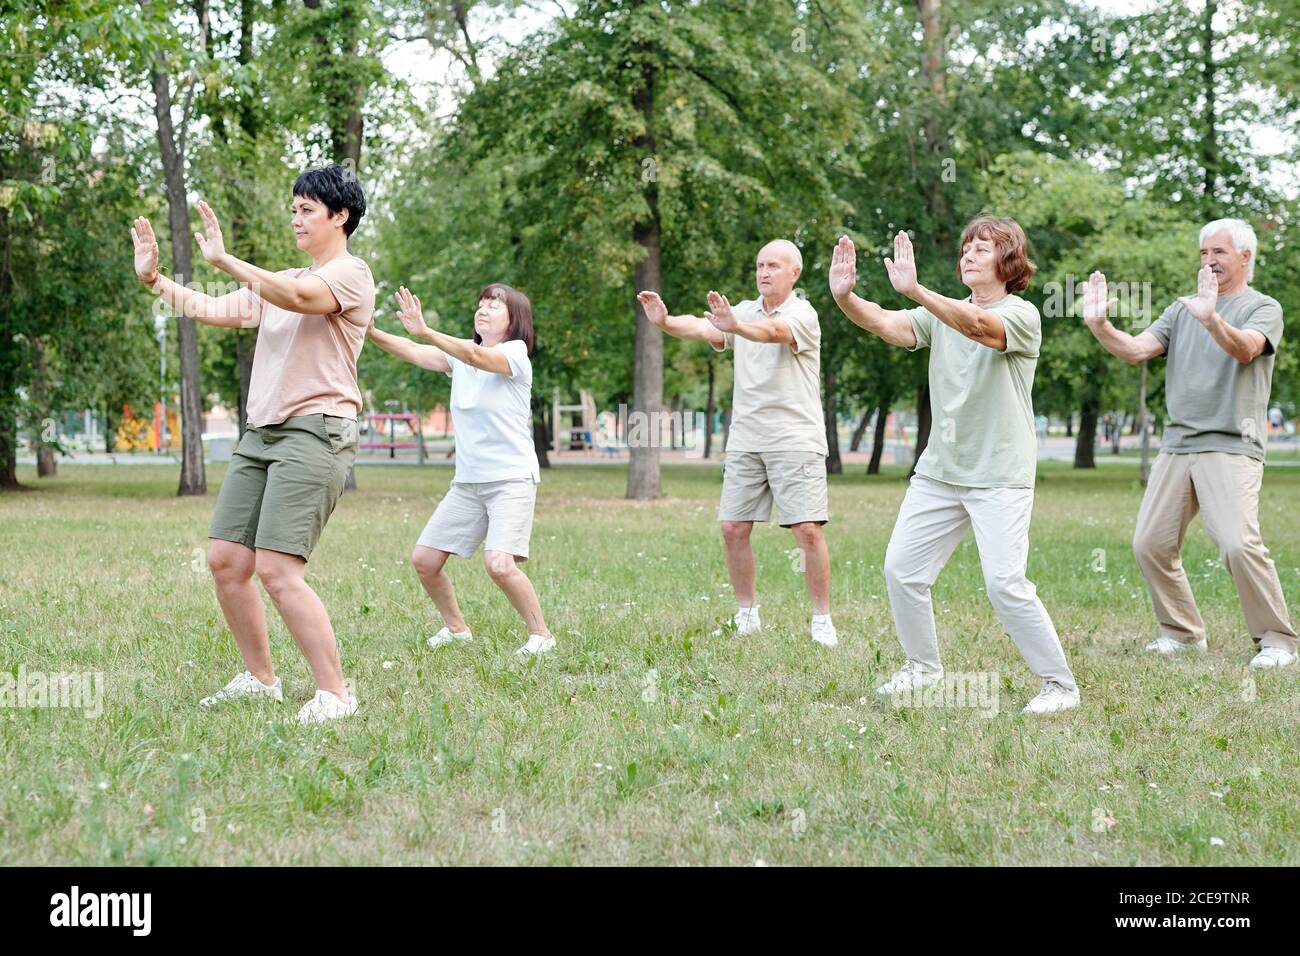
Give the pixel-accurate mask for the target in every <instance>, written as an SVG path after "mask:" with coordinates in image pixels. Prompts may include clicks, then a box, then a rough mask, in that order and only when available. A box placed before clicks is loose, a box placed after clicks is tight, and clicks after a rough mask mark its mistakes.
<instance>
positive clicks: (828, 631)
mask: <svg viewBox="0 0 1300 956" xmlns="http://www.w3.org/2000/svg"><path fill="white" fill-rule="evenodd" d="M811 630H812V639H813V640H814V641H816V642H817V643H818V644H821V645H823V646H824V647H834V646H835V645H836V644H838V643H839V642H840V639H839V636H838V635H837V634H836V633H835V625H834V624H832V623H831V616H830V615H829V614H814V615H813V619H812V628H811Z"/></svg>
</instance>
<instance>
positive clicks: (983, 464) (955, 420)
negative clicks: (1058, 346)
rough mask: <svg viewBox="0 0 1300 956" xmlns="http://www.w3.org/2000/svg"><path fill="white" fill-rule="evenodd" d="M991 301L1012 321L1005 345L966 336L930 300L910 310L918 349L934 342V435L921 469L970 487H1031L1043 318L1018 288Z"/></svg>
mask: <svg viewBox="0 0 1300 956" xmlns="http://www.w3.org/2000/svg"><path fill="white" fill-rule="evenodd" d="M967 301H970V299H969V297H967ZM984 308H985V309H986V310H988V311H989V312H996V313H997V314H998V315H999V316H1001V318H1002V323H1003V325H1004V326H1005V327H1006V332H1007V347H1006V349H1005V350H1004V351H1002V352H999V351H997V350H996V349H992V348H989V347H988V346H987V345H980V344H979V343H978V342H975V341H973V340H971V339H968V338H966V336H964V335H962V334H961V333H960V332H958V331H957V330H956V329H954V328H952V327H951V326H947V325H944V324H943V323H942V322H940V321H939V320H938V319H937V318H935V317H934V315H933V314H932V313H931V312H930V311H929V310H928V309H926V308H924V307H921V308H916V309H908V310H907V317H908V318H909V319H911V320H912V331H913V332H915V333H916V348H918V349H920V348H926V347H927V346H928V347H929V349H930V411H931V425H930V442H929V444H927V445H926V446H925V451H924V452H923V453H922V454H921V460H920V461H919V462H917V464H916V473H917V474H918V475H925V476H926V477H927V478H933V479H934V480H935V481H945V482H947V483H948V484H951V485H964V486H966V487H970V488H1032V487H1034V474H1035V470H1036V468H1037V465H1038V444H1037V441H1036V439H1035V437H1034V404H1033V398H1032V395H1033V390H1034V369H1035V368H1036V367H1037V365H1038V347H1039V344H1040V343H1041V342H1042V338H1043V326H1042V320H1041V319H1040V318H1039V316H1038V309H1037V308H1036V307H1035V306H1034V304H1033V303H1032V302H1026V301H1025V300H1024V299H1022V298H1020V296H1018V295H1008V296H1007V297H1006V298H1005V299H1002V300H1000V301H998V302H994V303H992V304H991V305H986V306H984Z"/></svg>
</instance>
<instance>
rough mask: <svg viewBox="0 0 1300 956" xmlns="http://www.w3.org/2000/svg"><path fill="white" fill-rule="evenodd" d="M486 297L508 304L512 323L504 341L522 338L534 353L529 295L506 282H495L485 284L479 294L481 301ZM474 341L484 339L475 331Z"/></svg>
mask: <svg viewBox="0 0 1300 956" xmlns="http://www.w3.org/2000/svg"><path fill="white" fill-rule="evenodd" d="M484 299H500V300H501V301H502V302H504V303H505V304H506V314H507V315H509V316H510V324H509V325H507V326H506V337H505V338H504V339H503V340H502V341H505V342H509V341H510V340H511V339H521V340H522V341H523V343H524V345H526V346H528V354H529V355H532V354H533V304H532V303H531V302H529V301H528V296H526V295H524V294H523V293H522V292H520V291H519V290H518V289H515V288H512V287H511V286H508V285H505V284H504V283H501V282H493V283H492V284H491V285H487V286H484V287H483V291H482V292H480V293H479V294H478V301H479V302H482V301H483V300H484ZM476 305H477V303H476ZM474 343H475V344H476V345H482V344H483V339H482V337H480V336H479V334H478V333H477V332H475V333H474Z"/></svg>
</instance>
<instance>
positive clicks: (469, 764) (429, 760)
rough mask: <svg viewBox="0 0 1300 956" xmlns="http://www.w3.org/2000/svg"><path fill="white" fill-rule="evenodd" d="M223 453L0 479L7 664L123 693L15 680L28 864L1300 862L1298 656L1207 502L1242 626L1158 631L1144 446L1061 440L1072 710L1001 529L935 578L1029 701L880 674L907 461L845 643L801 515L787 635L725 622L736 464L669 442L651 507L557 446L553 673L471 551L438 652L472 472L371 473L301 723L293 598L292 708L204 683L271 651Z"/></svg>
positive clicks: (763, 532) (1212, 617)
mask: <svg viewBox="0 0 1300 956" xmlns="http://www.w3.org/2000/svg"><path fill="white" fill-rule="evenodd" d="M223 475H224V468H222V467H217V466H212V467H209V469H208V483H209V488H210V489H211V490H210V493H209V495H208V497H207V498H206V499H200V500H181V499H177V498H176V497H175V496H174V494H173V492H174V490H175V484H176V473H175V470H174V469H173V468H170V467H166V466H143V465H142V466H131V467H117V468H113V467H92V466H82V467H76V466H67V465H63V466H61V469H60V476H59V477H58V478H57V479H53V480H50V481H42V482H40V483H39V488H40V490H39V491H36V492H31V493H26V494H5V495H3V496H0V667H2V668H3V669H5V670H8V671H11V672H15V673H16V672H17V671H18V669H19V667H20V666H21V667H23V668H25V669H26V671H27V672H37V671H39V672H46V673H53V672H68V671H101V672H102V673H103V675H104V686H105V691H104V698H103V712H102V714H101V715H100V716H98V717H97V718H91V717H88V716H86V715H85V714H84V713H83V712H82V711H78V710H73V709H67V708H53V707H42V708H18V707H8V708H4V709H0V833H2V834H3V838H2V839H0V864H16V863H39V864H101V863H103V864H111V863H130V864H141V863H145V864H151V863H152V864H189V863H195V864H198V863H202V864H243V863H258V864H318V863H319V864H333V863H368V864H395V863H555V864H563V863H610V864H619V863H641V864H691V863H713V864H751V863H753V862H755V861H756V860H763V861H766V862H768V863H771V864H786V863H798V864H812V863H881V864H985V863H992V864H1033V863H1058V864H1093V863H1106V864H1200V863H1222V864H1230V865H1231V864H1291V865H1295V864H1297V863H1300V805H1297V802H1296V800H1295V794H1296V793H1297V791H1300V762H1298V761H1297V760H1296V727H1297V704H1300V691H1297V678H1298V676H1300V669H1297V668H1294V667H1293V668H1290V669H1288V670H1286V671H1283V672H1280V673H1254V672H1251V671H1249V670H1248V669H1247V668H1246V667H1245V664H1246V662H1247V661H1248V660H1249V657H1250V655H1251V643H1250V640H1249V637H1248V636H1247V634H1246V631H1245V625H1244V622H1243V620H1242V617H1241V612H1240V609H1239V607H1238V604H1237V598H1236V592H1235V590H1234V589H1233V586H1232V582H1231V580H1230V579H1229V578H1228V576H1227V574H1226V573H1225V572H1224V571H1223V569H1222V567H1221V566H1220V565H1219V562H1218V559H1217V554H1216V552H1215V551H1214V549H1213V548H1212V547H1211V545H1210V544H1209V542H1208V540H1207V539H1206V537H1205V535H1204V532H1203V530H1202V528H1201V523H1200V521H1199V519H1198V520H1197V521H1196V522H1195V524H1194V525H1193V527H1192V530H1191V532H1190V533H1189V539H1188V547H1187V550H1186V552H1185V560H1186V566H1187V568H1188V570H1189V574H1190V575H1191V577H1192V582H1193V587H1194V588H1195V590H1196V593H1197V597H1198V599H1199V601H1200V605H1201V609H1202V612H1203V614H1204V616H1205V618H1206V621H1207V624H1208V625H1209V630H1210V653H1209V655H1208V657H1203V658H1200V659H1195V660H1177V661H1172V662H1171V661H1164V660H1148V659H1145V658H1142V657H1140V656H1139V655H1138V654H1137V653H1136V650H1137V648H1138V647H1139V644H1140V642H1142V641H1145V640H1149V639H1150V638H1151V637H1152V636H1153V634H1154V622H1153V619H1152V616H1151V611H1150V602H1149V600H1148V598H1147V595H1146V590H1145V587H1144V586H1143V583H1142V580H1141V577H1140V575H1139V574H1138V571H1137V569H1136V566H1135V564H1134V562H1133V558H1132V554H1131V552H1130V550H1129V542H1130V538H1131V534H1132V529H1133V522H1134V517H1135V515H1136V511H1137V507H1138V502H1139V499H1140V494H1141V489H1140V488H1139V486H1138V484H1137V481H1136V465H1135V464H1134V465H1128V464H1124V465H1116V466H1114V467H1108V468H1104V469H1098V470H1097V471H1095V472H1093V473H1087V474H1079V473H1075V472H1072V471H1071V470H1070V469H1069V468H1068V467H1067V466H1065V465H1057V464H1049V465H1044V466H1040V472H1039V475H1040V478H1039V486H1038V496H1037V510H1036V513H1035V519H1034V532H1033V543H1034V544H1033V552H1032V556H1031V559H1030V577H1031V579H1032V580H1034V581H1035V582H1036V583H1037V584H1038V587H1039V592H1040V594H1041V595H1042V597H1043V600H1044V602H1045V603H1046V605H1047V607H1048V609H1049V611H1050V612H1051V613H1052V615H1053V617H1054V619H1055V621H1056V625H1057V628H1058V630H1059V631H1060V633H1061V636H1062V640H1063V641H1064V642H1065V644H1066V649H1067V653H1068V654H1069V655H1070V658H1071V661H1072V663H1073V665H1074V667H1075V670H1076V674H1077V677H1078V680H1079V684H1080V687H1081V690H1082V693H1083V704H1082V706H1081V707H1080V708H1079V709H1078V710H1076V711H1074V712H1071V713H1069V714H1066V715H1061V716H1057V717H1052V718H1045V719H1044V718H1038V719H1031V718H1025V717H1022V716H1021V715H1020V713H1019V710H1020V707H1021V706H1022V705H1023V704H1024V702H1025V701H1026V700H1027V699H1028V698H1029V697H1031V696H1032V695H1033V694H1034V693H1035V692H1036V691H1037V684H1036V681H1034V679H1033V678H1032V675H1030V673H1029V672H1028V670H1027V669H1026V668H1025V666H1024V664H1023V663H1022V662H1021V660H1020V658H1019V656H1018V654H1017V653H1016V651H1015V647H1014V645H1013V644H1012V642H1011V640H1010V638H1009V637H1007V636H1006V635H1005V634H1004V633H1003V631H1002V629H1001V627H1000V625H999V624H998V622H997V619H996V617H995V616H994V614H993V612H992V610H991V608H990V607H989V605H988V602H987V599H986V597H985V595H984V592H983V585H982V581H981V577H980V570H979V562H978V557H977V554H976V551H975V548H974V544H973V541H972V540H971V538H970V536H969V535H968V537H967V539H966V541H965V542H964V543H963V545H962V546H961V547H959V548H958V550H957V553H956V554H955V555H954V558H953V560H952V562H951V563H950V564H949V566H948V568H947V569H946V571H945V572H944V574H943V576H942V577H941V578H940V580H939V583H938V585H937V586H936V588H935V605H936V612H937V617H938V621H939V629H940V641H941V645H942V647H943V651H944V659H945V664H946V666H947V667H948V668H949V670H950V671H983V672H996V673H997V675H998V684H997V686H998V689H999V691H1000V697H999V703H1000V708H999V712H998V713H997V714H996V715H995V716H992V717H985V716H981V713H980V712H979V711H978V710H976V709H973V708H966V707H961V708H958V707H934V708H921V709H906V708H904V709H894V708H892V707H890V706H889V705H888V704H887V703H886V704H884V705H881V704H878V703H877V702H876V701H875V700H874V699H873V698H874V694H873V693H872V690H871V688H872V687H874V685H875V684H876V683H877V682H878V681H879V680H881V679H883V678H884V677H887V676H888V674H889V673H890V672H892V670H893V669H894V668H895V667H897V666H898V665H899V664H900V663H901V661H902V656H901V653H900V650H899V647H898V643H897V640H896V638H895V636H894V632H893V625H892V621H891V618H890V615H889V608H888V603H887V601H886V600H885V594H884V582H883V579H882V576H881V561H882V559H883V556H884V550H885V543H886V541H887V539H888V536H889V532H890V529H891V527H892V525H893V522H894V516H895V514H896V512H897V508H898V504H899V501H900V500H901V498H902V494H903V491H904V488H905V485H904V482H903V481H902V477H901V474H900V473H899V472H897V471H894V472H892V473H889V474H886V475H883V476H881V477H879V478H870V479H869V478H867V477H865V476H863V475H860V474H855V475H851V476H844V477H839V478H835V479H833V480H832V483H831V504H832V514H833V517H832V522H831V524H829V525H828V526H827V537H828V541H829V545H830V551H831V558H832V561H833V576H834V578H833V586H832V587H833V597H832V604H833V611H834V615H835V622H836V625H837V627H838V629H839V632H840V646H839V647H838V648H837V649H835V650H834V651H829V652H828V651H826V650H825V649H824V648H821V647H820V646H817V645H815V644H813V643H812V642H811V640H809V638H808V636H807V625H808V614H809V609H808V602H807V594H806V591H805V589H804V585H803V581H802V577H801V575H799V574H798V573H797V572H796V571H795V570H794V567H795V562H794V561H793V560H792V557H791V554H790V553H789V551H790V549H791V548H792V547H793V542H792V540H791V538H790V535H789V533H788V532H785V531H783V530H781V529H778V528H762V529H760V530H759V531H756V532H755V535H754V543H755V549H756V551H757V555H758V567H759V597H760V603H761V605H762V615H763V621H764V631H763V633H762V634H761V635H759V636H755V637H747V638H744V639H741V638H737V637H736V636H734V635H732V634H724V635H722V636H718V637H715V636H712V633H711V632H712V630H713V628H714V627H716V626H717V624H718V623H719V622H720V621H721V620H722V619H723V617H724V616H725V615H726V614H727V613H729V612H730V611H732V610H733V609H734V603H733V601H732V599H731V596H730V591H729V587H728V584H727V575H726V568H725V565H724V563H723V558H722V548H721V542H720V538H719V535H718V530H717V524H716V521H715V508H716V504H717V498H718V492H719V488H720V482H721V476H720V471H719V470H717V469H712V468H707V467H691V466H679V467H671V468H667V469H666V470H665V480H664V487H665V491H666V493H667V496H666V497H665V498H663V499H662V500H660V501H656V502H653V503H632V502H628V501H625V500H624V499H623V498H622V492H623V485H624V480H625V473H624V472H623V470H621V469H617V468H601V467H561V468H556V469H552V470H551V471H549V472H546V473H545V474H544V477H543V483H542V486H541V491H540V496H539V500H538V510H537V522H536V525H535V528H534V532H533V555H534V557H533V559H532V560H531V561H529V562H528V564H527V565H526V566H525V568H526V570H527V571H528V572H529V574H530V575H531V576H532V578H533V580H534V581H535V583H536V584H537V588H538V591H539V594H540V596H541V599H542V604H543V607H544V609H545V611H546V613H547V618H548V622H549V623H550V624H551V627H552V628H553V630H555V632H556V634H557V636H558V637H559V640H560V647H559V650H558V651H557V653H555V654H554V655H553V656H552V657H550V658H548V659H545V660H542V661H540V662H536V663H535V664H532V665H528V666H522V665H520V664H518V663H516V662H515V661H514V659H513V653H512V652H513V650H514V649H515V647H517V646H518V645H519V644H521V643H522V642H523V640H524V638H525V636H526V635H525V634H524V632H523V630H522V628H521V625H520V623H519V621H518V619H517V618H516V617H515V615H514V612H513V611H512V610H511V608H510V606H509V604H508V603H507V601H506V600H505V598H504V596H503V595H502V594H500V592H499V591H497V590H496V589H495V587H494V586H493V585H492V584H491V582H490V581H489V579H488V578H487V575H486V574H485V573H484V571H483V568H482V565H481V562H480V561H478V560H475V561H473V562H459V561H454V564H453V566H450V571H451V575H452V578H453V580H454V582H455V583H456V585H457V588H458V592H459V596H460V603H461V607H462V609H463V610H464V611H465V614H466V617H467V619H468V621H469V623H470V625H471V627H472V628H473V629H474V631H475V634H476V637H477V640H476V641H475V642H474V643H473V644H471V645H468V646H455V647H450V648H444V649H442V650H440V651H438V652H433V651H430V650H429V649H428V648H426V647H425V645H424V643H423V641H424V638H426V637H427V636H428V635H430V634H431V633H433V631H434V630H436V629H437V627H438V626H439V624H438V623H437V622H436V617H437V615H436V611H435V610H434V608H433V605H432V602H430V601H429V600H428V598H427V597H425V595H424V593H423V591H422V590H421V589H420V586H419V582H418V581H417V580H416V578H415V575H414V572H413V571H412V570H411V569H410V566H409V564H408V556H409V554H410V550H411V546H412V545H413V543H414V541H415V538H416V536H417V535H418V533H419V531H420V530H421V528H422V527H423V525H424V522H425V520H426V519H427V518H428V515H429V513H430V512H431V510H432V509H433V507H434V505H435V503H436V502H437V500H438V498H439V497H440V496H441V494H442V493H443V492H444V491H445V490H446V487H447V482H448V481H449V480H450V477H451V471H450V469H448V468H426V469H423V470H420V469H416V468H405V467H393V468H376V467H371V468H362V469H360V470H359V474H358V478H359V482H360V484H361V490H360V491H358V492H356V493H355V494H350V495H348V496H346V497H345V498H344V499H343V500H342V502H341V503H340V505H339V507H338V510H337V511H336V512H335V514H334V517H333V518H332V520H331V522H330V524H329V526H328V528H327V529H326V531H325V534H324V537H323V539H322V541H321V544H320V546H319V548H318V551H317V554H316V557H315V558H314V559H313V561H312V563H311V569H310V572H309V580H310V581H311V582H312V584H313V585H314V587H315V588H316V589H317V591H318V592H319V593H320V594H321V596H322V598H323V599H324V601H325V604H326V606H327V607H328V608H329V609H330V611H331V613H332V615H333V620H334V624H335V628H336V630H337V632H338V634H339V638H340V644H341V649H342V655H343V663H344V671H345V673H346V674H347V675H348V676H349V677H350V678H353V679H354V680H355V685H356V692H357V695H358V697H359V699H360V701H361V710H360V711H359V712H358V714H357V716H356V717H354V718H352V719H350V720H348V721H344V722H341V723H339V724H336V725H331V726H328V727H326V728H323V729H309V728H300V727H299V726H297V725H296V723H294V722H293V721H292V719H291V718H292V717H293V716H294V714H295V713H296V710H297V707H298V706H299V705H300V704H301V703H302V702H304V701H305V700H306V699H307V698H308V697H309V696H310V694H311V690H312V688H311V682H310V676H309V674H308V671H307V668H306V666H305V664H304V663H303V661H302V659H301V658H300V657H299V655H298V653H297V650H296V648H295V647H294V646H293V643H292V640H291V639H290V638H289V636H288V634H287V633H286V632H285V630H284V628H283V626H282V625H281V624H280V621H279V618H278V617H277V616H276V614H275V613H274V609H273V608H271V606H270V602H269V601H268V602H267V606H268V620H269V621H270V623H271V628H272V630H271V642H272V649H273V652H274V654H275V656H276V661H277V667H278V672H279V673H280V674H281V675H282V676H283V678H284V682H285V689H286V694H287V698H288V699H287V700H286V703H285V704H284V705H282V706H276V705H266V706H257V705H247V706H232V707H228V708H226V709H224V710H220V711H216V712H212V713H208V712H204V711H202V710H200V708H199V707H198V703H197V702H198V699H199V698H200V697H202V696H203V695H205V694H208V693H210V692H212V691H213V690H215V689H217V688H218V687H220V686H221V685H222V684H224V683H225V682H226V681H227V680H228V679H229V678H230V677H231V676H232V675H233V674H234V673H235V672H236V671H237V670H239V669H242V666H241V665H239V664H238V657H237V654H236V652H235V648H234V643H233V641H232V639H231V637H230V635H229V633H228V631H227V630H226V627H225V624H224V621H223V620H222V618H221V614H220V610H219V608H218V606H217V603H216V599H215V597H214V595H213V590H212V584H211V580H210V578H209V576H208V574H207V572H206V570H205V569H204V568H203V564H202V557H201V556H202V553H203V552H202V549H203V548H204V546H205V544H206V537H205V536H206V532H207V522H208V518H209V516H210V514H211V511H212V507H213V503H214V501H215V496H216V489H217V487H218V486H219V484H220V482H221V479H222V477H223ZM23 480H25V481H27V482H28V483H29V484H32V485H36V484H37V482H36V479H35V476H34V474H33V472H32V470H31V469H27V470H26V471H25V472H24V474H23ZM1297 500H1300V470H1297V469H1287V468H1282V469H1271V470H1269V471H1268V472H1267V473H1266V478H1265V484H1264V500H1263V506H1262V509H1261V510H1262V515H1261V521H1262V524H1263V528H1264V535H1265V539H1266V541H1267V542H1268V543H1269V544H1270V546H1271V548H1272V552H1273V557H1274V559H1275V561H1276V562H1277V566H1278V571H1279V573H1280V575H1281V578H1282V586H1283V589H1284V590H1285V592H1286V593H1287V594H1288V596H1289V597H1290V599H1291V601H1292V606H1293V608H1295V607H1297V606H1298V605H1297V604H1296V603H1295V602H1296V601H1297V600H1300V509H1297V508H1296V507H1295V502H1296V501H1297ZM1212 838H1217V839H1216V840H1215V841H1214V843H1213V844H1212V843H1211V840H1212ZM1219 840H1221V841H1222V845H1218V841H1219Z"/></svg>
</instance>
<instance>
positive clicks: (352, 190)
mask: <svg viewBox="0 0 1300 956" xmlns="http://www.w3.org/2000/svg"><path fill="white" fill-rule="evenodd" d="M293 194H294V195H295V196H302V197H303V198H304V199H314V200H316V201H317V202H321V203H324V204H325V205H326V206H327V207H328V208H329V211H330V214H331V215H337V214H338V213H340V212H341V211H343V210H344V209H346V210H347V211H348V220H347V222H345V223H344V224H343V234H344V235H345V236H351V235H352V233H353V232H355V231H356V228H357V225H358V224H359V223H360V222H361V217H362V216H364V215H365V214H366V194H365V193H364V192H363V191H362V189H361V181H360V180H358V179H357V174H356V173H354V172H353V171H352V170H351V169H350V168H349V167H347V166H340V165H339V164H338V163H331V164H330V165H328V166H321V167H319V168H317V169H308V170H307V171H305V172H303V173H302V174H300V175H299V176H298V178H297V179H296V180H294V183H293Z"/></svg>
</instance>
